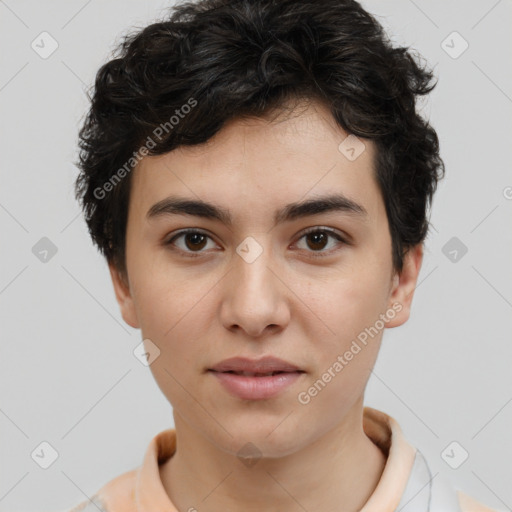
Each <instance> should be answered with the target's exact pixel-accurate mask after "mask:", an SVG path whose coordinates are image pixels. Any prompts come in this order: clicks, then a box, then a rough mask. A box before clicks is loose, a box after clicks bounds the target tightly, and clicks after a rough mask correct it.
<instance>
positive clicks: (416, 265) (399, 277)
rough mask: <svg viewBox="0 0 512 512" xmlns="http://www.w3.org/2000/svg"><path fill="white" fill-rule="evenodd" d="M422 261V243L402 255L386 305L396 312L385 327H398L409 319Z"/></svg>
mask: <svg viewBox="0 0 512 512" xmlns="http://www.w3.org/2000/svg"><path fill="white" fill-rule="evenodd" d="M422 261H423V244H421V243H420V244H418V245H415V246H414V247H411V248H410V249H409V250H408V251H407V253H406V254H405V255H404V264H403V268H402V271H401V272H400V273H398V272H396V273H395V274H394V275H393V283H392V287H391V294H390V296H389V305H388V307H389V308H391V309H393V310H394V311H396V312H397V314H396V315H395V317H394V318H393V319H391V320H390V321H389V322H386V327H398V326H399V325H402V324H404V323H405V322H407V320H408V319H409V314H410V312H411V304H412V298H413V295H414V290H415V288H416V282H417V281H418V275H419V273H420V269H421V263H422Z"/></svg>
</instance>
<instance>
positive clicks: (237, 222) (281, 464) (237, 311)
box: [110, 102, 423, 512]
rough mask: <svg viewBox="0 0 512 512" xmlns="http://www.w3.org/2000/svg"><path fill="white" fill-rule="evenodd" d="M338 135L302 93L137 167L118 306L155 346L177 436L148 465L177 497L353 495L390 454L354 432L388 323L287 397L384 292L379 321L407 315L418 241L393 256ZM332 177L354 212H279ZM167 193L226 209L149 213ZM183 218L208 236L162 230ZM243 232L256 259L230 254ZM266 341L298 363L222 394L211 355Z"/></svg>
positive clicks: (369, 185) (287, 499) (206, 501)
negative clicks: (254, 396)
mask: <svg viewBox="0 0 512 512" xmlns="http://www.w3.org/2000/svg"><path fill="white" fill-rule="evenodd" d="M347 135H348V134H347V133H345V132H344V131H343V130H342V129H341V128H339V126H338V125H337V124H336V123H335V121H334V119H333V118H332V117H331V115H330V113H329V111H328V110H327V109H326V108H325V107H324V106H323V105H321V104H319V103H316V102H311V103H310V104H309V105H306V106H305V107H304V108H301V109H299V110H297V111H295V113H294V115H293V116H288V117H285V118H283V119H273V120H270V119H268V118H257V119H245V120H241V119H237V120H234V121H231V122H229V123H228V124H226V125H225V126H224V127H223V129H222V130H221V131H220V132H219V133H217V134H216V136H215V137H213V138H212V139H211V140H210V141H209V142H208V143H207V144H204V145H201V146H194V147H180V148H178V149H176V150H174V151H172V152H170V153H166V154H164V155H160V156H155V157H150V156H148V157H145V158H144V159H143V160H142V161H141V162H140V163H139V165H138V167H137V168H136V169H135V170H134V171H133V174H132V179H133V181H132V190H131V198H130V205H129V213H128V224H127V235H126V267H127V275H126V276H123V275H121V274H120V273H119V272H118V271H117V270H116V268H115V267H114V266H113V265H111V266H110V272H111V276H112V280H113V284H114V288H115V292H116V298H117V301H118V303H119V305H120V308H121V312H122V316H123V318H124V320H125V321H126V322H127V323H128V324H129V325H130V326H132V327H134V328H140V329H141V331H142V335H143V338H144V339H146V338H149V339H151V340H152V342H153V343H155V344H156V345H157V346H158V347H159V349H160V351H161V353H160V356H159V357H158V358H157V359H156V360H155V361H154V362H153V363H152V364H151V366H150V368H151V371H152V373H153V375H154V377H155V379H156V382H157V383H158V385H159V387H160V389H161V390H162V392H163V393H164V395H165V396H166V398H167V399H168V400H169V402H170V403H171V404H172V407H173V416H174V422H175V428H176V435H177V447H178V448H177V451H176V453H175V455H174V456H173V457H172V458H170V459H169V460H168V461H167V462H166V463H165V464H163V465H161V467H160V475H161V478H162V482H163V484H164V487H165V489H166V491H167V493H168V495H169V497H170V498H171V500H172V501H173V503H174V504H175V505H176V507H177V508H178V509H179V510H182V511H187V510H189V509H190V508H191V507H195V508H197V509H198V510H201V511H212V512H214V511H215V512H221V511H226V510H229V511H234V510H247V511H261V510H266V511H270V512H273V511H276V512H277V511H280V512H283V511H290V512H291V511H299V510H303V509H306V510H308V511H310V512H312V511H323V512H325V511H339V510H343V511H345V512H350V511H356V510H359V509H360V508H361V507H362V506H363V505H364V504H365V502H366V501H367V500H368V498H369V497H370V496H371V494H372V493H373V491H374V490H375V487H376V486H377V484H378V481H379V478H380V476H381V474H382V471H383V468H384V465H385V462H386V458H385V456H384V454H383V453H382V452H381V451H380V449H379V448H378V447H377V446H376V445H375V444H374V443H373V442H372V441H371V440H370V439H369V437H368V436H367V435H366V434H365V433H364V430H363V398H364V390H365V387H366V384H367V381H368V378H369V376H370V374H371V370H372V369H373V366H374V364H375V361H376V358H377V355H378V351H379V348H380V344H381V340H382V333H383V331H384V330H381V331H380V332H379V334H378V335H377V336H375V337H373V338H370V341H369V342H368V344H367V345H366V346H364V348H362V350H361V351H360V352H359V353H358V354H357V355H356V356H354V358H353V359H352V360H351V361H350V362H349V363H348V364H347V365H346V366H345V367H344V368H343V370H342V371H341V372H339V373H337V374H336V377H335V378H333V379H332V380H331V381H330V382H329V383H328V384H327V385H326V386H325V388H324V389H323V390H322V391H321V392H320V393H318V394H317V396H315V397H314V398H312V399H311V401H310V402H309V403H308V404H307V405H303V404H301V403H299V402H298V400H297V395H298V394H299V393H300V392H301V391H305V390H307V389H308V388H309V387H310V386H311V385H312V384H313V383H314V382H315V381H316V380H317V379H318V378H320V377H321V376H322V374H323V373H324V372H325V371H327V369H328V368H329V367H332V365H333V363H334V362H335V361H336V360H337V357H338V355H340V354H344V353H345V351H346V350H348V349H349V347H350V345H351V343H352V341H353V340H354V339H356V336H357V335H358V334H359V333H360V332H362V331H364V329H365V328H367V327H369V326H373V325H374V324H375V322H376V320H378V319H379V315H380V314H383V313H385V312H386V311H387V310H389V309H390V308H392V306H393V304H397V303H398V304H400V305H401V311H400V312H398V313H396V315H395V316H394V318H393V319H392V320H390V321H388V322H387V323H386V328H390V327H396V326H399V325H402V324H403V323H404V322H406V321H407V319H408V318H409V311H410V306H411V302H412V297H413V292H414V288H415V286H416V281H417V277H418V273H419V271H420V267H421V262H422V256H423V251H422V246H421V244H420V245H418V246H416V247H414V248H412V249H411V250H409V252H408V253H407V254H406V256H405V259H404V267H403V270H402V272H401V273H400V274H398V273H396V272H395V271H394V269H393V266H392V252H391V237H390V233H389V228H388V223H387V217H386V212H385V207H384V202H383V198H382V196H381V194H380V191H379V189H378V187H377V182H376V180H375V176H374V167H373V161H374V160H373V159H374V156H375V147H374V145H373V143H372V142H371V141H369V140H365V141H364V143H365V145H366V149H365V151H364V152H363V153H362V154H361V155H360V156H359V157H358V158H357V159H356V160H354V161H350V160H348V159H347V158H346V157H345V156H344V155H343V154H342V153H341V152H340V151H339V150H338V146H339V144H340V143H341V142H342V141H343V140H344V139H345V137H346V136H347ZM332 192H340V193H343V194H344V195H346V196H347V197H349V198H350V199H352V200H354V201H356V202H357V203H359V204H360V205H362V206H363V207H364V208H365V209H366V211H367V216H365V217H360V216H356V215H353V214H349V213H346V212H329V213H323V214H320V215H315V216H309V217H307V218H302V219H296V220H294V221H291V222H286V223H283V224H279V225H274V223H273V215H274V211H276V210H278V209H279V208H282V207H283V206H284V205H285V204H288V203H291V202H296V201H300V200H304V199H309V198H311V197H313V196H315V195H324V194H327V193H332ZM171 194H172V195H179V196H183V197H185V198H191V199H202V200H205V201H209V202H213V203H215V204H217V205H219V206H223V207H224V208H227V209H229V210H230V212H231V214H232V216H233V225H232V226H231V227H228V226H227V225H224V224H222V223H221V222H219V221H216V220H209V219H202V218H199V217H196V216H186V215H179V216H178V215H173V216H171V215H169V216H166V217H165V216H163V217H160V218H155V219H152V220H148V219H147V218H146V213H147V211H148V210H149V208H150V207H151V206H152V205H153V204H155V203H156V202H158V201H160V200H161V199H164V198H165V197H167V196H169V195H171ZM310 227H319V228H322V227H324V228H331V229H333V230H336V231H338V232H339V233H340V234H342V235H343V234H345V235H348V236H349V237H350V240H351V242H350V244H345V243H342V242H338V241H337V240H336V239H335V238H328V239H327V240H326V241H324V242H323V245H322V243H319V242H318V241H315V240H314V239H312V238H311V236H303V233H302V232H303V231H304V229H306V228H310ZM184 228H197V229H199V230H202V231H206V232H207V234H208V235H209V237H210V238H207V239H206V242H203V243H202V244H199V248H197V247H198V242H197V239H195V240H194V239H193V238H192V240H191V239H190V237H188V243H187V237H186V236H182V237H180V238H179V239H176V240H175V242H174V247H175V250H173V249H172V248H171V246H169V245H165V242H166V241H168V240H169V239H170V238H171V237H172V236H173V234H175V233H176V232H177V231H179V230H182V229H184ZM249 236H250V237H253V238H254V239H255V240H256V241H257V242H258V243H259V244H260V246H261V248H262V251H263V252H262V253H261V255H260V256H259V257H258V258H257V259H256V260H255V261H254V262H252V263H247V262H246V261H245V260H244V259H243V258H241V257H240V256H239V255H238V254H237V253H236V248H237V247H238V246H239V244H240V243H241V242H242V241H243V240H244V239H245V238H246V237H249ZM194 244H196V245H194ZM180 249H181V251H182V252H180ZM186 251H188V252H186ZM198 251H199V252H200V253H201V256H199V257H197V258H192V257H187V254H191V253H192V254H196V253H197V252H198ZM201 251H202V252H201ZM319 252H323V253H324V254H327V253H329V254H328V255H326V256H324V257H318V258H315V257H314V255H315V254H318V253H319ZM269 354H270V355H274V356H277V357H280V358H282V359H285V360H287V361H290V362H291V363H293V364H295V365H297V366H298V367H299V368H301V369H303V370H305V372H306V373H305V374H303V375H302V376H301V377H300V379H299V380H298V381H297V382H296V383H295V384H293V385H292V386H291V387H288V388H287V389H286V390H284V391H283V392H282V393H280V394H279V395H278V396H276V397H274V398H271V399H268V400H252V401H251V400H242V399H239V398H236V397H233V396H231V395H230V394H228V393H227V392H226V391H225V390H224V388H223V387H222V386H221V385H220V383H219V382H218V381H217V379H216V378H215V377H214V375H213V374H211V373H209V372H207V371H206V370H207V369H208V368H210V367H212V366H213V365H214V364H216V363H218V362H220V361H222V360H224V359H226V358H229V357H233V356H245V357H249V358H259V357H261V356H264V355H269ZM249 441H250V442H252V443H253V444H254V445H255V446H256V447H257V448H258V450H259V451H260V453H261V458H260V459H259V460H258V461H257V462H256V463H255V464H254V465H251V466H248V465H245V464H243V463H242V462H241V461H240V460H239V458H238V456H237V452H238V450H240V448H241V447H242V446H244V445H245V444H246V443H247V442H249ZM312 489H313V490H314V492H312V491H311V490H312Z"/></svg>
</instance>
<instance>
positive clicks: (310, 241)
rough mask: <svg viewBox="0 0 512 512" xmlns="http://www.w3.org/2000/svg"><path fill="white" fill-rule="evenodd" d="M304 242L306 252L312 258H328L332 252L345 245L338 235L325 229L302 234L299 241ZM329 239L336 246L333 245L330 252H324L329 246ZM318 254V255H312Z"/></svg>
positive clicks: (310, 230)
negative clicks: (334, 241) (333, 241)
mask: <svg viewBox="0 0 512 512" xmlns="http://www.w3.org/2000/svg"><path fill="white" fill-rule="evenodd" d="M302 239H305V240H306V250H307V251H308V252H310V253H313V254H312V256H328V255H330V254H331V253H332V252H334V251H336V249H337V247H336V246H338V248H339V246H340V245H343V244H346V243H347V242H346V241H345V240H344V238H343V237H342V236H341V235H339V234H338V233H337V232H336V231H333V230H332V229H326V228H312V229H309V230H308V231H306V232H305V233H303V235H302V237H301V238H300V240H302ZM329 239H335V240H337V241H338V244H334V248H333V249H331V250H324V249H325V247H326V246H328V244H329ZM314 253H318V254H314Z"/></svg>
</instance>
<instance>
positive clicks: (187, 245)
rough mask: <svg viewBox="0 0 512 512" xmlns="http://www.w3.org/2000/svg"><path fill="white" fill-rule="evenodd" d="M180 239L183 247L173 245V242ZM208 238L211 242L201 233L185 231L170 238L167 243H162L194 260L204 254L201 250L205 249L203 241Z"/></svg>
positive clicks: (205, 234)
mask: <svg viewBox="0 0 512 512" xmlns="http://www.w3.org/2000/svg"><path fill="white" fill-rule="evenodd" d="M181 238H182V239H183V242H184V245H182V246H181V247H180V246H179V245H177V244H175V241H176V240H179V239H181ZM208 238H209V239H210V240H211V237H210V236H209V235H208V234H207V233H205V232H203V231H199V230H197V229H185V230H182V231H180V232H179V233H177V234H175V235H174V236H172V237H171V238H170V239H169V240H168V241H166V242H164V245H166V246H167V245H169V246H172V247H171V248H172V249H173V250H174V249H175V248H178V250H180V251H181V252H183V253H185V254H186V255H187V256H190V257H192V258H194V257H197V256H200V255H201V253H203V252H205V251H203V250H202V249H203V248H204V247H205V241H206V240H207V239H208ZM194 249H198V250H194ZM194 253H195V254H194Z"/></svg>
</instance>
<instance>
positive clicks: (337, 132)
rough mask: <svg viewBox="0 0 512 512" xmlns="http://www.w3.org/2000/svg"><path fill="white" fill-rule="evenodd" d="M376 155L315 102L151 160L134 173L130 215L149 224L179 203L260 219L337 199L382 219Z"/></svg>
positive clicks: (232, 125)
mask: <svg viewBox="0 0 512 512" xmlns="http://www.w3.org/2000/svg"><path fill="white" fill-rule="evenodd" d="M347 141H348V142H347ZM347 146H349V147H347ZM347 149H348V151H347ZM374 153H375V147H374V145H373V143H372V142H371V141H369V140H367V139H365V140H364V141H363V140H362V139H357V138H354V136H351V137H350V138H349V134H348V133H346V132H345V131H344V130H343V129H342V128H340V127H339V126H338V125H337V123H336V121H335V120H334V118H333V117H332V115H331V113H330V111H329V110H328V109H327V108H326V107H324V106H323V105H322V104H320V103H316V102H310V103H309V104H307V105H304V104H302V105H300V106H299V107H298V108H296V109H294V110H293V111H287V112H286V114H285V115H279V116H278V117H276V116H275V115H274V116H266V117H263V118H246V119H240V118H239V119H234V120H231V121H229V122H228V123H226V124H225V125H224V126H223V128H222V129H221V130H220V131H219V132H217V134H216V135H215V136H214V137H212V138H211V139H210V140H209V141H207V142H206V143H204V144H201V145H197V146H180V147H179V148H177V149H175V150H173V151H171V152H169V153H166V154H163V155H158V156H150V157H145V158H144V159H143V160H142V161H141V162H140V163H139V164H138V166H137V168H136V169H135V170H134V171H133V175H132V191H131V200H130V208H135V209H136V210H137V212H138V216H140V215H142V216H145V215H146V214H147V211H148V210H149V209H150V208H151V207H152V206H153V205H154V204H155V203H157V202H158V201H160V200H162V199H164V198H165V197H167V196H170V195H172V196H177V195H178V196H182V197H187V198H194V199H203V200H205V201H208V200H211V201H214V202H215V203H217V204H223V205H225V206H227V207H228V208H230V209H235V205H236V207H237V208H238V209H239V210H240V209H242V210H244V211H243V212H239V213H241V214H242V215H250V214H251V212H252V214H253V215H254V213H255V212H257V211H258V210H260V211H267V210H268V211H269V213H273V212H274V211H275V209H276V207H277V206H279V205H281V204H284V203H291V202H297V201H300V200H306V199H308V197H309V196H311V195H326V194H332V193H336V192H339V193H342V194H343V195H345V196H346V197H348V198H349V199H352V200H354V201H356V202H357V203H360V204H361V203H362V204H364V208H365V209H366V210H367V211H368V213H369V214H370V215H377V214H378V213H379V210H381V209H382V206H383V205H382V204H379V202H380V203H382V201H381V198H380V193H379V191H378V188H377V184H376V180H375V172H374ZM354 156H355V157H356V158H354ZM231 207H232V208H231ZM255 208H256V210H255ZM270 210H272V212H270Z"/></svg>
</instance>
